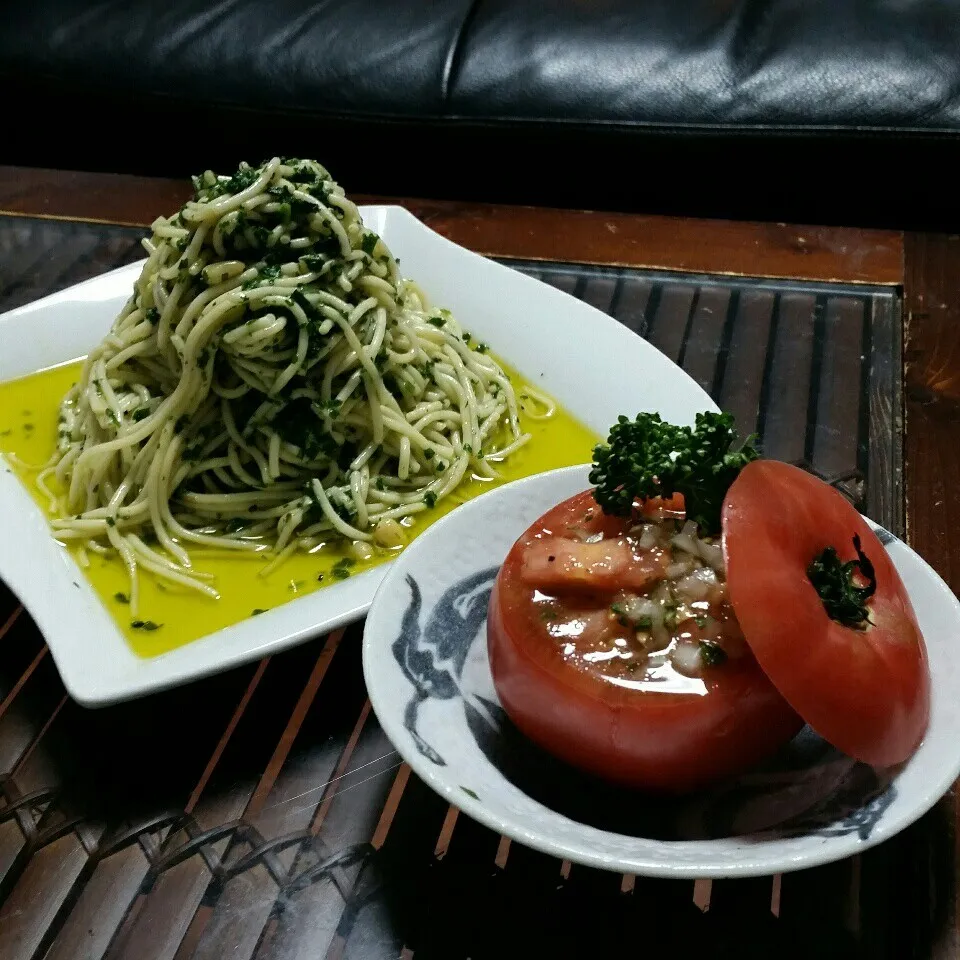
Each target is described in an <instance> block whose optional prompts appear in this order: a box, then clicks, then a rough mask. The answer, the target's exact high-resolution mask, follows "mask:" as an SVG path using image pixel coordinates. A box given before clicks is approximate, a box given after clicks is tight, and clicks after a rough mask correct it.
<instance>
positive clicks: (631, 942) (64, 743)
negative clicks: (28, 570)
mask: <svg viewBox="0 0 960 960" xmlns="http://www.w3.org/2000/svg"><path fill="white" fill-rule="evenodd" d="M188 193H189V189H188V187H187V186H186V185H185V184H183V183H180V182H171V181H161V180H146V179H140V178H134V177H125V176H103V175H93V174H77V173H64V172H56V171H42V170H34V171H27V170H20V169H15V168H4V167H0V218H11V217H13V218H23V219H22V224H23V231H24V232H23V237H25V238H27V239H22V240H20V241H18V240H17V239H16V237H17V236H19V234H17V232H16V231H15V230H8V231H7V233H6V234H5V235H4V236H6V237H7V240H6V241H5V243H6V244H7V246H6V247H3V246H2V245H0V296H2V295H3V294H4V293H9V292H10V291H9V290H7V291H4V289H3V288H2V287H3V283H2V277H3V273H2V268H3V262H4V258H5V257H9V256H12V255H15V254H19V255H22V254H23V252H24V251H23V249H22V247H23V244H27V243H29V242H32V241H30V240H29V238H30V237H31V236H34V235H35V234H31V233H30V231H31V230H37V229H39V227H37V226H36V225H37V224H39V223H41V221H43V220H49V221H52V222H53V223H67V222H77V223H87V224H104V225H125V226H128V227H143V226H146V225H148V224H149V223H150V222H151V221H152V219H153V218H154V217H156V216H157V215H160V214H167V213H169V212H170V211H171V210H173V209H174V208H175V207H176V206H178V205H179V204H180V203H182V202H183V200H184V199H185V198H186V197H187V195H188ZM357 199H365V200H370V199H373V198H357ZM395 202H399V203H402V204H403V205H404V206H406V207H408V208H409V209H410V210H411V211H412V212H413V213H415V214H416V215H417V216H418V217H420V218H421V219H422V220H424V221H425V222H426V223H428V224H429V225H430V226H431V227H433V228H434V229H436V230H438V231H439V232H441V233H443V234H445V235H446V236H448V237H450V238H451V239H452V240H454V241H456V242H458V243H460V244H463V245H464V246H467V247H469V248H471V249H474V250H477V251H479V252H481V253H484V254H488V255H494V256H498V257H503V258H516V259H519V260H523V261H541V262H543V263H544V264H547V263H548V262H554V261H559V262H563V263H566V264H600V265H617V266H621V267H624V268H631V269H632V268H644V269H648V270H655V271H683V272H685V273H687V274H692V275H698V274H706V275H712V276H713V277H714V278H722V277H730V278H738V277H755V278H756V277H759V278H779V279H784V278H786V279H792V280H797V281H803V282H808V281H817V282H819V281H823V282H830V283H834V284H857V285H863V289H865V290H868V289H869V290H873V291H876V290H878V289H880V290H887V291H888V292H889V291H893V292H895V293H896V294H897V296H898V297H899V296H902V310H903V327H902V329H903V343H902V347H903V349H902V364H903V369H902V394H898V395H900V396H902V407H903V410H902V413H903V420H902V451H903V454H902V456H903V463H902V464H900V463H896V464H892V465H890V464H888V465H887V468H888V469H889V470H890V471H892V472H891V473H890V476H891V477H894V478H896V477H898V476H901V475H902V485H898V484H897V483H896V481H895V480H894V481H891V483H892V485H891V488H890V489H891V490H892V491H893V498H894V500H895V502H893V503H888V504H886V506H885V509H886V510H887V511H888V512H889V514H890V515H891V516H893V517H898V516H900V517H902V518H903V524H902V525H903V526H904V527H905V530H906V535H907V537H908V539H909V541H910V543H911V544H912V545H913V546H914V548H915V549H916V550H918V551H919V553H920V554H921V555H923V556H924V557H925V558H926V559H927V560H928V561H929V562H930V563H931V564H932V565H933V566H934V567H935V568H936V569H937V570H938V571H939V572H940V574H941V575H942V576H943V577H944V578H945V579H946V581H947V582H948V583H949V584H950V586H951V587H952V588H953V589H954V590H955V591H956V590H957V589H958V588H960V546H958V538H957V536H956V534H955V533H954V531H955V527H954V524H953V521H954V520H960V484H958V483H957V482H956V480H957V477H958V475H960V325H958V319H960V316H958V315H960V237H956V236H940V235H925V234H900V233H895V232H884V231H876V230H858V229H839V228H820V227H797V226H787V225H783V224H757V223H727V222H716V221H713V222H711V221H695V220H670V219H664V218H657V217H642V216H625V215H619V214H607V213H590V212H565V211H555V210H544V209H533V208H510V207H498V206H483V205H477V204H453V203H439V202H432V201H422V200H400V201H395ZM5 222H13V221H5ZM18 222H21V221H18ZM111 229H112V228H111ZM11 237H12V238H13V239H10V238H11ZM134 241H135V237H134V236H133V235H132V234H129V235H128V234H123V236H122V238H121V240H118V241H117V243H119V244H120V246H121V247H122V250H121V253H120V255H121V256H124V257H127V258H128V259H129V256H131V255H132V249H133V244H134ZM18 243H19V244H20V247H19V248H18V247H17V244H18ZM124 244H125V246H124ZM49 255H50V254H49V252H44V251H43V250H41V249H39V248H37V250H36V252H35V256H34V258H33V261H32V263H31V264H30V265H29V266H28V267H24V269H23V270H22V271H21V274H20V276H19V279H18V280H17V283H20V284H24V283H26V284H29V282H30V276H31V274H30V271H31V270H33V271H36V273H37V276H38V277H42V275H43V271H44V270H45V269H46V262H47V260H46V259H45V258H47V257H48V256H49ZM529 266H530V265H529V263H528V264H527V267H528V268H529ZM718 282H719V281H718ZM50 283H51V284H52V285H54V286H56V284H57V279H56V278H55V277H54V278H52V279H51V280H50ZM61 285H62V284H61ZM824 289H827V288H824ZM899 386H900V384H899V383H898V388H899ZM898 406H899V404H895V407H898ZM900 412H901V411H900V410H899V409H896V408H895V409H893V410H892V411H891V420H890V422H891V423H893V424H894V425H895V427H894V429H896V428H897V427H899V424H900V422H901V421H900V417H899V414H900ZM896 439H897V441H898V445H897V449H900V447H899V441H900V439H901V438H900V436H899V435H897V436H896ZM901 468H902V474H901V472H900V471H901ZM0 590H2V586H0ZM4 604H6V605H5V606H4ZM9 611H12V612H9ZM4 617H6V620H5V622H3V618H4ZM356 639H357V637H356V636H355V635H352V634H350V633H348V634H347V635H346V636H345V635H344V633H343V632H342V631H341V632H337V633H335V634H333V635H331V636H330V637H327V638H323V639H321V640H320V641H317V642H315V643H313V644H310V645H307V646H306V647H303V648H300V650H299V651H293V652H291V653H289V654H285V655H283V656H282V657H278V658H274V662H270V661H263V662H262V663H260V664H252V665H250V667H249V668H246V669H240V670H236V671H233V672H231V673H230V674H228V675H225V676H224V677H221V678H216V679H214V680H210V681H205V683H204V685H203V686H202V695H199V694H198V689H199V685H198V686H197V687H191V688H187V689H186V690H185V691H179V692H174V693H171V694H164V695H161V696H160V697H154V698H148V699H147V700H144V701H141V702H140V703H138V704H134V705H130V706H128V707H125V708H122V712H120V713H117V712H110V711H107V712H99V713H98V712H94V713H90V712H87V711H82V710H80V709H79V708H77V707H75V705H73V704H71V703H69V702H68V701H67V699H66V697H65V695H64V694H63V691H62V688H61V687H60V686H59V681H58V679H57V678H56V674H55V671H54V669H53V667H52V664H51V661H50V657H49V656H48V655H47V654H46V652H45V649H44V648H43V646H42V641H41V640H40V638H39V637H37V636H36V634H35V631H34V629H33V628H32V626H31V625H30V624H29V621H28V618H27V617H26V615H25V614H23V613H22V612H20V611H19V610H18V609H17V608H16V607H15V605H14V604H13V601H12V598H10V597H9V596H7V597H5V598H4V597H3V595H2V594H0V957H2V958H3V960H21V958H23V960H25V958H40V957H46V958H48V960H54V958H58V960H59V958H67V957H70V958H81V957H82V958H85V960H86V958H101V957H103V958H133V960H141V958H148V957H169V958H176V960H181V958H187V957H221V956H222V957H227V956H229V957H231V958H233V957H256V958H260V960H267V958H271V960H272V958H287V957H290V958H293V957H314V956H327V957H341V956H343V957H396V956H403V957H411V956H414V955H415V956H416V957H418V958H423V957H467V956H471V957H474V958H477V957H481V956H498V957H507V956H510V957H512V956H526V957H535V956H584V957H588V956H589V957H592V956H604V957H605V956H616V955H619V954H621V953H622V954H623V955H639V954H640V953H642V952H644V951H645V950H647V949H648V947H647V938H648V936H649V935H650V932H651V931H657V932H658V933H660V934H661V935H663V936H664V937H665V938H667V939H669V940H670V941H672V942H673V947H672V949H673V951H674V953H675V954H676V955H677V956H699V955H703V956H711V957H728V956H729V957H737V958H742V957H754V956H755V957H772V956H802V957H806V956H810V957H814V956H815V957H832V956H838V957H839V956H844V957H849V956H864V957H869V958H871V960H872V958H881V957H883V958H887V957H889V958H895V960H901V958H909V957H918V958H926V957H935V958H938V960H946V958H960V935H958V928H957V920H958V911H957V895H958V890H960V885H958V860H957V849H956V820H957V799H956V796H955V791H951V792H950V793H949V794H948V795H947V796H946V797H945V798H944V799H943V800H942V801H941V802H940V803H939V804H938V805H937V807H936V808H935V809H934V810H933V811H932V812H931V813H930V814H929V815H928V816H926V817H925V818H923V820H922V821H921V822H920V823H918V824H917V825H915V826H914V827H912V828H910V829H909V830H907V831H906V832H905V833H904V834H903V835H901V836H900V837H898V838H896V839H895V840H893V841H890V842H889V843H887V844H884V845H883V846H882V847H880V848H877V850H875V851H870V852H869V853H867V854H865V855H863V856H862V857H857V858H853V859H852V860H849V861H846V862H844V863H842V864H837V865H834V866H832V867H827V868H820V869H818V870H815V871H808V872H806V873H800V874H792V875H785V876H784V877H783V878H780V877H776V878H761V879H759V880H743V881H723V882H716V883H711V882H710V881H698V882H697V883H692V882H680V881H654V880H644V879H641V878H620V877H612V875H608V874H601V873H598V872H595V871H588V870H585V869H581V868H576V867H574V868H572V869H571V867H570V865H569V864H557V863H555V862H552V861H550V860H549V858H546V857H542V856H540V855H535V854H532V853H530V852H525V851H523V850H522V849H520V848H519V847H518V846H517V845H516V844H514V845H513V846H512V847H511V846H510V845H509V844H506V843H505V842H504V841H500V840H499V839H498V838H496V837H494V836H493V835H492V834H489V832H488V831H485V830H484V828H481V827H479V826H478V825H476V824H473V823H472V822H470V821H468V820H467V818H465V817H462V816H458V813H457V811H456V810H455V809H453V808H449V809H447V808H444V807H443V806H442V805H441V804H440V802H439V800H438V798H436V797H434V796H433V795H432V794H430V793H429V791H427V790H426V788H425V787H423V786H422V785H420V784H419V783H418V782H417V781H416V779H415V778H413V777H411V776H410V774H409V771H408V770H407V768H406V767H405V766H403V765H401V764H399V762H398V760H397V759H396V757H395V755H393V754H391V753H389V751H387V752H380V753H378V744H380V745H381V746H382V743H381V742H380V741H377V740H375V739H369V738H368V731H369V730H370V726H371V720H370V711H369V705H368V704H367V703H366V702H365V699H364V696H363V690H362V680H361V678H360V674H359V660H358V655H357V654H356V649H355V648H356V646H357V644H356V643H355V642H353V641H355V640H356ZM328 674H329V677H328ZM325 677H327V680H326V682H324V680H325ZM321 683H323V686H322V688H321ZM347 702H349V703H352V704H355V705H357V709H358V710H359V712H356V710H355V712H354V713H353V714H351V716H350V718H349V722H347V721H344V720H342V719H341V720H337V717H338V716H339V715H338V714H337V711H338V710H339V709H340V708H341V706H343V705H344V704H346V703H347ZM120 722H122V725H123V726H124V729H122V730H118V729H116V725H117V723H120ZM77 730H81V731H82V740H81V741H77V740H76V739H74V740H71V736H74V737H75V738H76V737H79V736H81V734H78V733H77V732H76V731H77ZM305 744H309V749H307V748H306V747H305ZM365 751H367V752H366V753H365ZM91 769H92V770H93V772H92V773H91ZM251 771H253V773H251ZM174 781H176V782H175V783H174ZM281 782H282V783H283V790H284V791H286V793H285V794H284V795H283V796H282V797H279V799H278V796H279V795H278V793H277V790H278V789H279V787H278V784H280V783H281ZM186 783H189V784H190V785H191V786H190V787H189V788H186V787H184V784H186ZM338 783H339V784H341V786H340V787H339V788H338V787H337V786H336V785H337V784H338ZM342 784H347V786H346V787H344V786H342ZM78 785H79V786H78ZM372 790H381V791H382V795H381V796H379V798H378V800H377V802H376V803H375V804H373V805H371V803H372V801H370V798H369V797H368V796H367V795H368V794H369V793H370V791H372ZM351 791H353V792H351ZM306 797H311V798H312V799H311V800H310V804H311V807H310V815H309V817H307V818H306V819H305V820H303V823H302V825H301V827H300V828H298V829H295V830H294V829H290V828H289V823H288V821H287V820H285V819H284V815H282V813H281V812H278V811H280V808H281V807H283V809H284V810H289V804H290V803H294V802H296V801H297V800H298V798H306ZM367 801H370V802H367ZM303 802H304V803H306V802H307V801H306V800H304V801H303ZM284 805H286V806H284ZM371 810H373V811H375V816H373V817H372V818H371V815H370V811H371ZM92 811H95V813H92ZM365 817H366V819H364V818H365ZM398 819H399V820H402V821H403V829H402V830H399V829H398V828H397V827H396V826H395V825H394V823H395V821H396V820H398ZM308 848H309V849H308ZM424 851H426V853H424ZM373 855H376V858H378V859H376V860H375V863H376V867H375V869H367V868H366V867H364V866H363V863H364V860H365V858H368V857H370V856H373ZM478 864H482V866H478ZM294 867H296V868H297V870H299V873H297V879H296V881H295V882H293V881H291V880H290V878H291V877H292V876H293V872H292V871H294ZM384 890H388V891H393V892H392V893H391V894H390V895H389V896H384V895H383V891H384ZM324 891H327V893H324ZM330 891H333V892H330ZM311 898H312V899H311Z"/></svg>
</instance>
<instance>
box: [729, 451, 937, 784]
mask: <svg viewBox="0 0 960 960" xmlns="http://www.w3.org/2000/svg"><path fill="white" fill-rule="evenodd" d="M722 522H723V550H724V556H725V558H726V563H727V589H728V591H729V595H730V599H731V602H732V603H733V607H734V609H735V610H736V612H737V617H738V619H739V621H740V626H741V629H742V630H743V632H744V635H745V637H746V639H747V643H748V644H749V645H750V648H751V649H752V650H753V653H754V655H755V656H756V658H757V660H758V661H759V662H760V665H761V666H762V667H763V669H764V671H765V672H766V673H767V675H768V676H770V677H771V679H772V680H773V681H774V682H775V683H776V685H777V687H778V688H779V690H780V692H781V693H782V694H783V695H784V697H785V698H786V699H787V700H788V701H789V702H790V703H791V704H792V705H793V707H794V709H796V710H797V711H798V712H799V713H801V714H802V715H803V716H804V718H805V719H806V720H807V722H808V723H809V724H810V725H811V726H812V727H813V728H814V729H815V730H816V731H817V732H818V733H819V734H820V735H821V736H822V737H823V738H824V739H826V740H828V741H830V742H831V743H832V744H833V745H834V746H836V747H837V748H838V749H840V750H842V751H844V752H845V753H847V754H849V755H850V756H852V757H854V758H856V759H858V760H861V761H863V762H865V763H869V764H871V765H873V766H877V767H886V766H892V765H894V764H898V763H901V762H902V761H904V760H906V759H907V758H908V757H909V756H910V754H911V753H913V751H914V750H915V749H916V747H917V746H918V744H919V743H920V741H921V739H922V738H923V734H924V732H925V731H926V727H927V722H928V719H929V713H930V674H929V667H928V664H927V655H926V647H925V646H924V642H923V636H922V635H921V633H920V628H919V625H918V624H917V619H916V616H915V614H914V611H913V607H912V606H911V604H910V599H909V597H908V596H907V592H906V588H905V587H904V585H903V582H902V581H901V579H900V576H899V574H898V573H897V571H896V568H895V567H894V565H893V562H892V561H891V560H890V556H889V554H888V553H887V551H886V550H885V549H884V547H883V545H882V544H881V543H880V541H879V540H878V539H877V537H876V535H875V534H874V533H873V531H872V529H871V528H870V526H869V525H868V524H867V523H866V522H865V521H864V520H863V518H862V517H861V516H860V514H859V513H857V511H856V510H855V509H854V507H852V506H851V505H850V504H849V503H848V502H847V501H846V500H845V499H844V498H843V497H842V496H841V495H840V494H839V493H838V492H837V491H836V490H834V489H833V488H832V487H830V486H829V485H828V484H826V483H824V482H823V481H821V480H818V479H817V478H816V477H813V476H811V475H810V474H808V473H806V472H805V471H803V470H801V469H799V468H798V467H792V466H790V465H788V464H784V463H778V462H776V461H773V460H758V461H756V462H754V463H750V464H748V465H747V466H746V467H745V468H744V469H743V471H742V472H741V474H740V476H739V477H738V478H737V480H736V481H735V482H734V483H733V485H732V486H731V488H730V490H729V491H728V493H727V497H726V499H725V501H724V506H723V517H722ZM854 534H857V535H859V537H860V541H861V544H862V549H863V551H864V553H865V554H866V555H867V557H868V558H869V559H870V560H871V562H872V563H873V566H874V570H875V573H876V577H877V590H876V594H875V595H874V597H873V598H871V599H870V601H869V602H868V605H867V606H868V609H869V611H870V619H871V621H872V622H873V625H871V626H868V627H867V628H866V629H865V630H856V629H853V628H851V627H845V626H842V625H841V624H839V623H837V622H835V621H834V620H831V619H830V617H829V616H828V615H827V612H826V610H825V609H824V607H823V603H822V602H821V600H820V597H819V596H818V595H817V592H816V590H815V589H814V587H813V584H811V583H810V580H809V579H808V577H807V568H808V566H809V564H810V562H811V561H812V560H813V559H814V558H815V557H816V556H818V555H819V554H820V553H821V552H822V551H823V549H824V548H825V547H828V546H833V547H835V548H836V550H837V553H838V554H839V556H840V559H841V560H842V561H844V562H845V561H848V560H851V559H855V558H856V554H855V552H854V549H853V536H854Z"/></svg>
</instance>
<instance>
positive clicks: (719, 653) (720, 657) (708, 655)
mask: <svg viewBox="0 0 960 960" xmlns="http://www.w3.org/2000/svg"><path fill="white" fill-rule="evenodd" d="M700 659H701V660H703V662H704V663H705V664H706V665H707V666H708V667H719V666H720V665H721V664H722V663H726V660H727V653H726V651H725V650H724V649H723V647H721V646H720V644H719V643H714V642H713V640H701V641H700Z"/></svg>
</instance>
